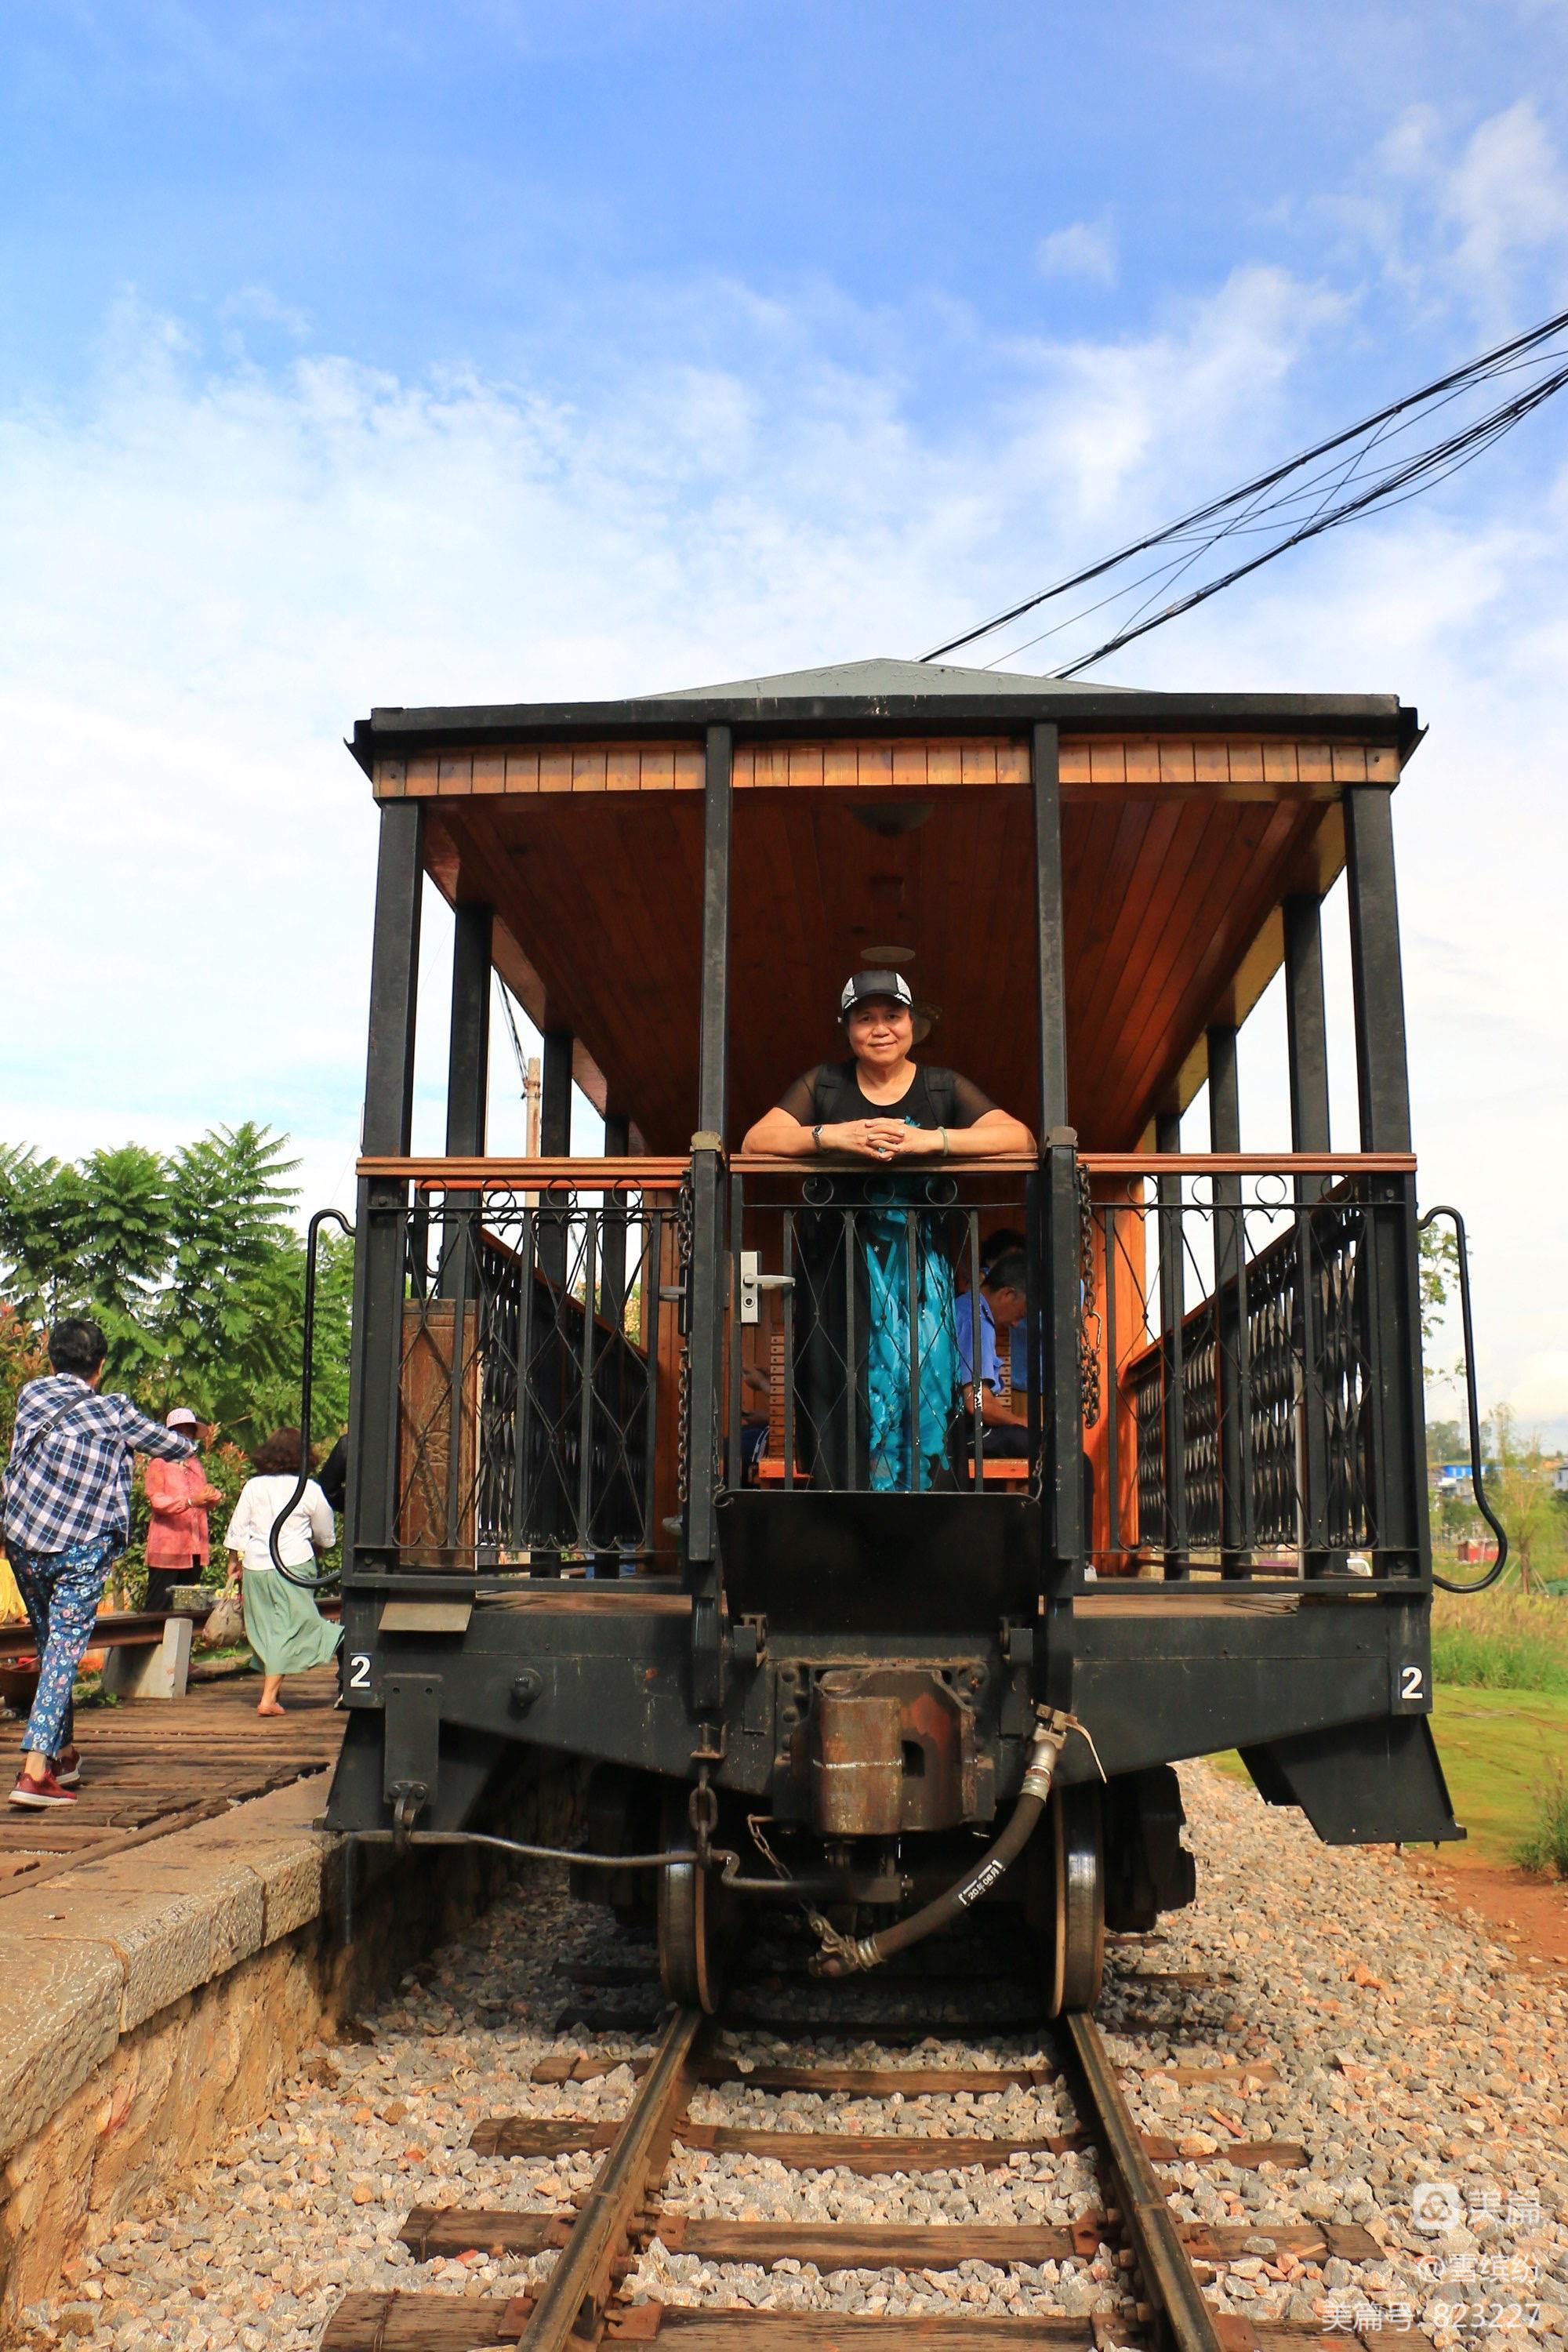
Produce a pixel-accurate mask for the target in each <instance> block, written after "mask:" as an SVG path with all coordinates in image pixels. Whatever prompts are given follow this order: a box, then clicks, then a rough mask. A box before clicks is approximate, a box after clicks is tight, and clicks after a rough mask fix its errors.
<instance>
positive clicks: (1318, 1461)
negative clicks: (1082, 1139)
mask: <svg viewBox="0 0 1568 2352" xmlns="http://www.w3.org/2000/svg"><path fill="white" fill-rule="evenodd" d="M1156 1186H1157V1190H1156V1192H1155V1197H1154V1198H1152V1199H1151V1200H1142V1199H1126V1200H1121V1201H1107V1200H1105V1199H1103V1198H1101V1199H1100V1200H1099V1201H1097V1204H1096V1207H1095V1211H1094V1214H1095V1219H1096V1222H1097V1223H1098V1225H1099V1226H1100V1249H1101V1251H1102V1254H1103V1262H1104V1265H1105V1267H1106V1278H1105V1313H1106V1321H1107V1340H1106V1349H1105V1353H1106V1358H1107V1379H1108V1385H1109V1391H1110V1393H1109V1401H1108V1414H1107V1433H1106V1434H1107V1444H1106V1452H1107V1455H1108V1459H1107V1461H1106V1462H1105V1465H1104V1494H1105V1506H1104V1511H1103V1517H1102V1523H1101V1524H1102V1534H1103V1543H1102V1545H1101V1546H1100V1549H1103V1550H1105V1551H1107V1552H1109V1553H1110V1554H1111V1555H1113V1556H1125V1555H1127V1554H1129V1553H1137V1554H1141V1555H1142V1556H1143V1557H1144V1558H1145V1559H1149V1558H1151V1557H1155V1556H1157V1557H1158V1558H1159V1559H1161V1560H1162V1561H1163V1567H1164V1571H1165V1573H1166V1575H1167V1576H1170V1575H1177V1576H1180V1575H1184V1574H1186V1573H1187V1572H1189V1571H1190V1570H1191V1569H1193V1568H1194V1567H1205V1566H1207V1567H1215V1566H1217V1567H1218V1568H1220V1569H1221V1570H1222V1571H1223V1572H1225V1573H1227V1574H1231V1575H1244V1574H1250V1573H1256V1572H1258V1571H1259V1570H1265V1571H1270V1572H1274V1573H1278V1572H1280V1571H1281V1570H1283V1571H1286V1572H1289V1573H1292V1574H1294V1573H1297V1572H1304V1573H1305V1574H1307V1575H1309V1576H1310V1575H1322V1574H1331V1573H1335V1572H1344V1571H1347V1570H1349V1571H1352V1572H1353V1571H1354V1570H1357V1569H1358V1568H1361V1569H1364V1570H1371V1569H1372V1568H1373V1565H1374V1556H1376V1555H1379V1554H1384V1555H1390V1556H1392V1565H1393V1566H1394V1569H1395V1570H1396V1572H1405V1573H1408V1572H1411V1570H1412V1569H1413V1567H1414V1566H1415V1564H1416V1555H1417V1554H1418V1553H1419V1552H1420V1550H1421V1549H1422V1545H1421V1540H1420V1531H1419V1528H1418V1527H1417V1524H1416V1522H1415V1517H1414V1516H1413V1514H1412V1511H1411V1510H1410V1508H1409V1507H1408V1503H1409V1496H1410V1494H1411V1490H1412V1476H1411V1463H1412V1460H1413V1458H1414V1456H1413V1453H1412V1449H1413V1448H1414V1447H1415V1446H1416V1445H1417V1444H1418V1442H1419V1421H1418V1415H1413V1414H1412V1412H1411V1411H1410V1410H1409V1405H1408V1396H1409V1389H1410V1382H1411V1374H1412V1368H1413V1366H1414V1367H1415V1369H1416V1370H1417V1371H1418V1354H1417V1353H1416V1352H1415V1350H1416V1349H1417V1347H1418V1341H1417V1339H1416V1337H1415V1333H1414V1331H1413V1329H1412V1302H1411V1297H1410V1285H1409V1280H1408V1267H1409V1256H1410V1251H1411V1246H1412V1244H1411V1239H1410V1233H1411V1227H1410V1220H1411V1218H1412V1216H1413V1214H1414V1210H1413V1205H1412V1202H1411V1201H1410V1199H1409V1197H1408V1189H1407V1186H1406V1184H1405V1181H1403V1180H1393V1181H1383V1182H1381V1183H1380V1182H1379V1181H1377V1180H1374V1179H1357V1178H1352V1177H1346V1178H1342V1179H1340V1180H1338V1181H1335V1182H1334V1183H1332V1185H1331V1186H1325V1185H1324V1184H1323V1183H1322V1182H1321V1181H1305V1182H1304V1181H1300V1180H1298V1181H1297V1183H1296V1186H1295V1194H1298V1195H1300V1197H1295V1196H1294V1195H1293V1193H1292V1189H1291V1185H1290V1181H1289V1179H1288V1178H1286V1177H1284V1176H1279V1177H1269V1176H1256V1177H1252V1178H1249V1179H1247V1180H1246V1181H1244V1180H1243V1179H1242V1178H1240V1177H1237V1176H1225V1175H1216V1176H1214V1177H1205V1176H1203V1175H1196V1176H1194V1175H1190V1174H1188V1175H1173V1176H1161V1177H1159V1178H1158V1179H1157V1180H1156ZM1138 1190H1139V1191H1140V1192H1141V1191H1142V1186H1141V1185H1140V1186H1139V1187H1138ZM1194 1286H1195V1287H1196V1288H1197V1289H1198V1290H1199V1291H1200V1292H1201V1293H1202V1296H1201V1297H1200V1300H1199V1303H1198V1304H1197V1305H1196V1306H1195V1307H1191V1308H1188V1307H1186V1305H1185V1299H1186V1297H1187V1296H1189V1295H1190V1293H1191V1291H1192V1289H1193V1288H1194ZM1119 1327H1120V1328H1119ZM1128 1437H1131V1446H1132V1451H1133V1463H1132V1465H1131V1466H1132V1475H1131V1479H1129V1478H1128V1477H1127V1476H1126V1475H1125V1466H1124V1465H1123V1464H1122V1462H1121V1461H1120V1460H1119V1458H1118V1456H1119V1452H1120V1449H1121V1445H1122V1444H1125V1443H1126V1440H1127V1439H1128ZM1358 1556H1363V1557H1361V1558H1358ZM1376 1564H1377V1565H1378V1567H1379V1568H1380V1569H1381V1567H1382V1566H1383V1565H1384V1562H1383V1561H1377V1562H1376Z"/></svg>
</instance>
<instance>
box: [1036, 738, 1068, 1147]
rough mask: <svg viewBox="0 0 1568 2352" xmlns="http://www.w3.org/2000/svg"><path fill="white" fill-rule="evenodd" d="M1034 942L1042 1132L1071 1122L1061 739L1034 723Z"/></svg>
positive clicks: (1047, 1133) (1048, 1131) (1046, 1133)
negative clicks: (1038, 1023) (1063, 878)
mask: <svg viewBox="0 0 1568 2352" xmlns="http://www.w3.org/2000/svg"><path fill="white" fill-rule="evenodd" d="M1033 754H1034V756H1033V770H1032V772H1033V779H1034V794H1035V942H1036V949H1037V966H1036V980H1037V997H1038V1004H1039V1018H1040V1133H1041V1135H1042V1136H1046V1135H1049V1133H1050V1131H1051V1129H1052V1128H1054V1127H1065V1126H1066V1125H1067V1123H1068V1030H1067V950H1066V940H1065V924H1064V919H1063V913H1062V792H1061V781H1060V738H1059V733H1058V729H1057V728H1056V726H1055V725H1054V724H1047V723H1046V722H1044V721H1041V722H1040V723H1038V724H1037V726H1036V728H1035V732H1034V745H1033Z"/></svg>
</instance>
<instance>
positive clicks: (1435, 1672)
mask: <svg viewBox="0 0 1568 2352" xmlns="http://www.w3.org/2000/svg"><path fill="white" fill-rule="evenodd" d="M1432 1679H1433V1681H1434V1682H1435V1683H1436V1685H1438V1686H1439V1688H1441V1686H1442V1685H1444V1684H1448V1685H1451V1686H1453V1687H1455V1688H1457V1689H1461V1690H1490V1691H1561V1692H1568V1605H1565V1604H1564V1603H1563V1601H1558V1600H1546V1599H1536V1598H1534V1597H1531V1598H1529V1599H1527V1598H1526V1597H1525V1595H1524V1594H1522V1593H1521V1592H1509V1591H1502V1592H1484V1593H1479V1594H1478V1595H1477V1596H1476V1598H1475V1599H1473V1600H1468V1599H1464V1598H1461V1597H1460V1596H1458V1594H1455V1593H1449V1592H1439V1593H1436V1594H1435V1595H1434V1596H1433V1603H1432Z"/></svg>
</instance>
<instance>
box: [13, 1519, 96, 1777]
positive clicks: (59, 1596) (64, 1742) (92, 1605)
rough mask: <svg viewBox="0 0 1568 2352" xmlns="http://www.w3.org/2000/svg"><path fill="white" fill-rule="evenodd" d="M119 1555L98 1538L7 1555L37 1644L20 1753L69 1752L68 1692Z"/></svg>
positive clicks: (69, 1705) (48, 1753)
mask: <svg viewBox="0 0 1568 2352" xmlns="http://www.w3.org/2000/svg"><path fill="white" fill-rule="evenodd" d="M117 1549H119V1547H118V1546H117V1545H116V1544H115V1543H113V1542H112V1541H110V1538H108V1537H105V1536H98V1537H95V1538H94V1539H93V1540H92V1541H91V1542H90V1543H79V1544H68V1546H67V1547H66V1549H65V1550H64V1551H11V1552H9V1553H8V1555H7V1556H8V1558H9V1559H10V1562H11V1573H12V1574H13V1576H15V1578H16V1588H17V1590H18V1591H19V1592H20V1593H21V1595H22V1599H23V1601H24V1602H25V1603H26V1611H27V1616H28V1619H29V1621H30V1622H31V1624H32V1628H33V1632H34V1634H35V1636H36V1637H37V1644H38V1691H37V1697H36V1698H35V1699H34V1701H33V1712H32V1714H31V1715H30V1716H29V1717H27V1728H26V1734H25V1735H24V1737H23V1740H22V1746H23V1747H24V1748H26V1749H30V1750H36V1751H38V1752H41V1753H42V1754H43V1755H45V1756H48V1757H56V1756H58V1755H60V1754H62V1753H63V1751H64V1750H65V1749H66V1748H68V1747H69V1746H70V1740H71V1729H72V1725H71V1690H72V1686H73V1685H74V1684H75V1682H76V1675H77V1668H78V1667H79V1665H80V1664H81V1662H82V1655H83V1653H84V1652H85V1651H86V1650H88V1649H89V1647H90V1645H91V1642H92V1627H93V1620H94V1619H95V1618H96V1616H97V1615H98V1604H99V1602H100V1600H101V1599H102V1598H103V1586H104V1580H105V1578H106V1577H107V1576H108V1574H109V1564H110V1560H111V1559H113V1558H114V1555H115V1552H116V1550H117Z"/></svg>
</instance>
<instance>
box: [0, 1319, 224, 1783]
mask: <svg viewBox="0 0 1568 2352" xmlns="http://www.w3.org/2000/svg"><path fill="white" fill-rule="evenodd" d="M48 1345H49V1362H50V1363H51V1365H52V1366H53V1367H54V1370H53V1371H52V1372H50V1373H48V1374H47V1375H46V1377H45V1378H44V1379H43V1380H40V1381H28V1382H27V1385H26V1388H25V1389H24V1390H23V1391H22V1393H21V1395H20V1396H19V1397H18V1398H17V1400H16V1429H15V1431H14V1432H13V1433H12V1438H11V1458H10V1461H9V1462H8V1464H7V1465H6V1468H5V1553H6V1557H7V1559H9V1560H10V1563H11V1570H12V1573H13V1575H14V1576H15V1577H16V1583H17V1586H18V1588H19V1590H20V1591H21V1595H22V1599H23V1600H24V1601H25V1602H26V1609H27V1615H28V1618H29V1619H30V1621H31V1622H32V1627H33V1632H34V1633H35V1635H36V1636H37V1643H38V1689H37V1697H36V1698H35V1699H34V1701H33V1711H32V1714H31V1715H30V1716H29V1717H28V1718H27V1728H26V1733H25V1734H24V1735H23V1739H22V1769H21V1771H20V1773H19V1774H18V1776H17V1780H16V1787H15V1788H14V1789H13V1790H12V1791H11V1802H12V1803H13V1804H14V1805H25V1806H30V1807H33V1808H36V1809H41V1808H42V1807H44V1806H46V1805H70V1804H74V1803H75V1801H76V1789H77V1784H78V1782H79V1780H80V1779H81V1766H80V1763H79V1759H78V1756H77V1751H76V1748H75V1745H74V1743H73V1741H72V1738H71V1734H72V1723H71V1690H72V1686H73V1685H74V1684H75V1682H76V1675H77V1668H78V1667H79V1665H80V1664H81V1661H82V1654H83V1653H84V1652H85V1651H86V1649H87V1648H88V1646H89V1643H90V1641H91V1639H92V1628H93V1621H94V1619H95V1618H96V1617H97V1615H98V1604H99V1602H100V1600H101V1599H102V1597H103V1585H104V1579H105V1578H106V1577H107V1576H108V1574H109V1564H110V1560H112V1559H114V1557H115V1555H116V1554H117V1553H118V1552H121V1551H123V1550H124V1549H125V1545H126V1540H127V1538H128V1537H129V1535H130V1532H131V1457H132V1454H162V1455H163V1458H164V1460H165V1461H168V1462H183V1461H184V1459H185V1458H186V1456H187V1455H188V1454H194V1453H195V1446H193V1445H192V1444H190V1442H189V1440H188V1439H186V1438H184V1437H182V1436H181V1435H180V1434H179V1433H178V1432H177V1431H176V1430H173V1429H166V1428H164V1427H163V1425H162V1424H161V1423H158V1422H155V1421H149V1419H148V1418H147V1415H146V1414H145V1413H144V1412H138V1411H137V1409H136V1407H135V1406H134V1405H133V1404H132V1402H131V1400H130V1398H129V1397H128V1396H119V1395H110V1396H100V1394H99V1393H98V1384H99V1382H100V1380H101V1379H102V1378H103V1359H104V1356H105V1353H106V1352H107V1347H106V1342H105V1340H104V1337H103V1333H102V1331H101V1330H100V1328H99V1327H98V1325H97V1324H96V1323H89V1322H87V1321H85V1320H84V1319H83V1318H80V1317H78V1316H72V1317H69V1318H68V1319H67V1320H66V1321H65V1322H63V1323H57V1324H56V1325H55V1327H54V1329H53V1330H52V1331H51V1332H50V1333H49V1343H48Z"/></svg>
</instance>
